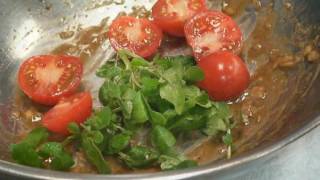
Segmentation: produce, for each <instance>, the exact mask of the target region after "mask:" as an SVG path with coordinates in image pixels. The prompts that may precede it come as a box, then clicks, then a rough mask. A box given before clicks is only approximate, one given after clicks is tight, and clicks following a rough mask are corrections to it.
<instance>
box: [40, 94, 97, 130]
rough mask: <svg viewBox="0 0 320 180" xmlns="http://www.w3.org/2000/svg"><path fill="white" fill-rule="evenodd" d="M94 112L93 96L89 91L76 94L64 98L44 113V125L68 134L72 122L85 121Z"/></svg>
mask: <svg viewBox="0 0 320 180" xmlns="http://www.w3.org/2000/svg"><path fill="white" fill-rule="evenodd" d="M91 112H92V97H91V95H90V93H88V92H82V93H78V94H74V95H72V96H70V97H67V98H63V99H61V100H60V101H59V103H58V104H57V105H56V106H54V107H53V108H52V109H51V110H49V111H48V112H47V113H46V114H44V116H43V119H42V125H43V126H44V127H46V128H47V129H49V130H50V131H51V132H54V133H57V134H62V135H68V134H69V132H68V125H69V124H70V123H71V122H75V123H77V124H80V123H83V122H84V121H85V120H86V119H87V118H88V117H89V116H90V115H91Z"/></svg>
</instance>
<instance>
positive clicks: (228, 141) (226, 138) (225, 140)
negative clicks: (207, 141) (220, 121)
mask: <svg viewBox="0 0 320 180" xmlns="http://www.w3.org/2000/svg"><path fill="white" fill-rule="evenodd" d="M230 132H231V131H229V132H227V133H226V134H225V135H224V136H222V141H223V143H224V144H225V145H227V146H232V143H233V139H232V135H231V133H230Z"/></svg>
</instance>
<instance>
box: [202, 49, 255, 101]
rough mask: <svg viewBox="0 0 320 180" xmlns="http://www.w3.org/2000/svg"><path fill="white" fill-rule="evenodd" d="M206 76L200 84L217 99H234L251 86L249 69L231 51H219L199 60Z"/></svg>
mask: <svg viewBox="0 0 320 180" xmlns="http://www.w3.org/2000/svg"><path fill="white" fill-rule="evenodd" d="M198 66H199V67H200V68H201V69H202V70H203V72H204V74H205V78H204V80H203V81H201V82H200V83H199V84H198V85H199V87H200V88H202V89H204V90H206V91H207V92H208V94H209V96H210V97H211V98H212V99H213V100H216V101H227V100H233V99H236V98H237V97H239V96H240V95H241V94H242V93H243V92H244V91H245V90H246V89H247V88H248V86H249V82H250V75H249V71H248V69H247V67H246V65H245V63H244V62H243V61H242V59H241V58H240V57H238V56H236V55H234V54H232V53H231V52H227V51H225V52H217V53H214V54H211V55H209V56H206V57H203V58H201V59H200V60H199V61H198Z"/></svg>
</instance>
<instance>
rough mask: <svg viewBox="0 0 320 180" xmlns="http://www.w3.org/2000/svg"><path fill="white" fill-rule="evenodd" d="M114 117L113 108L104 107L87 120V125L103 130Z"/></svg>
mask: <svg viewBox="0 0 320 180" xmlns="http://www.w3.org/2000/svg"><path fill="white" fill-rule="evenodd" d="M113 118H114V116H113V113H112V111H111V109H110V108H109V107H104V108H102V109H101V110H99V111H97V112H96V113H95V114H94V115H93V116H91V117H90V118H89V119H88V120H87V121H86V125H89V126H90V127H91V128H93V129H96V130H101V129H104V128H106V127H107V126H108V125H109V124H110V122H111V121H112V119H113Z"/></svg>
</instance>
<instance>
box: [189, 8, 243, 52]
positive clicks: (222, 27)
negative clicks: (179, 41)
mask: <svg viewBox="0 0 320 180" xmlns="http://www.w3.org/2000/svg"><path fill="white" fill-rule="evenodd" d="M185 33H186V38H187V41H188V44H189V45H190V46H191V47H192V48H193V51H194V55H195V56H196V57H197V58H201V57H204V56H207V55H209V54H212V53H214V52H217V51H230V52H233V53H238V52H239V50H240V48H241V45H242V33H241V30H240V28H239V26H238V25H237V24H236V22H235V21H234V20H233V19H232V18H231V17H229V16H228V15H226V14H224V13H222V12H219V11H206V12H202V13H199V14H197V15H195V16H194V17H193V18H191V19H189V20H188V21H187V23H186V25H185Z"/></svg>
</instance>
